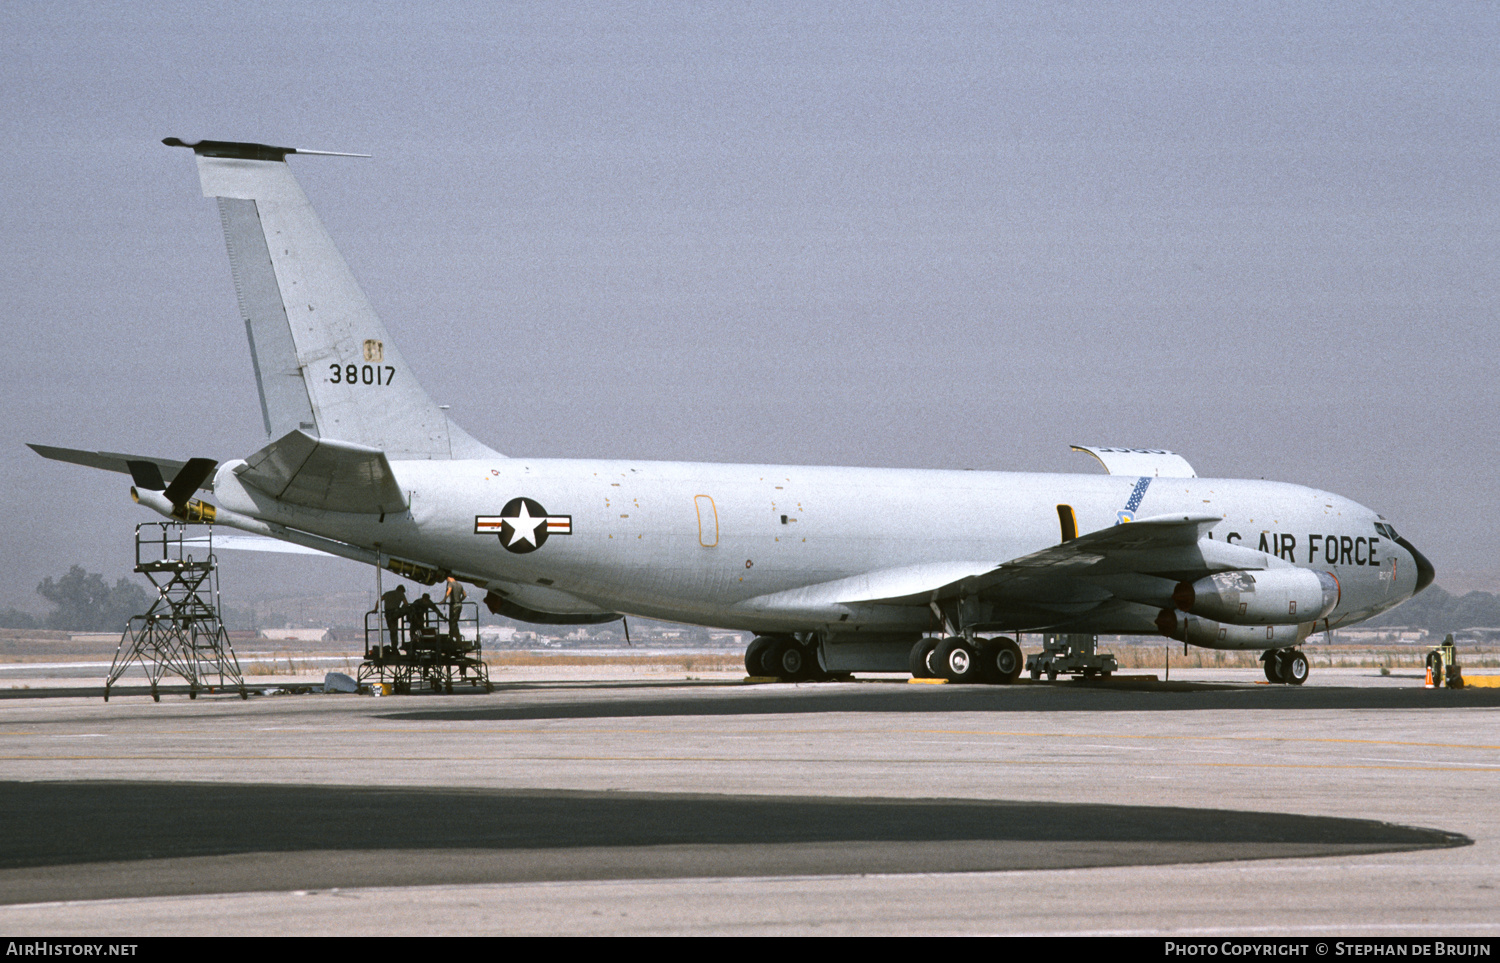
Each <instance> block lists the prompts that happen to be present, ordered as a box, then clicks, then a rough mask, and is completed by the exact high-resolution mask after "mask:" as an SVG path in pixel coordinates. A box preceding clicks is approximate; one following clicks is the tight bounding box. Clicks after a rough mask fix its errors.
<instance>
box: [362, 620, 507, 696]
mask: <svg viewBox="0 0 1500 963" xmlns="http://www.w3.org/2000/svg"><path fill="white" fill-rule="evenodd" d="M386 615H387V613H386V612H385V606H384V603H383V602H382V603H381V604H380V605H379V606H377V607H376V608H375V609H374V610H372V611H370V612H367V613H365V661H364V662H362V663H360V666H359V678H358V679H357V680H356V681H358V683H359V684H360V685H362V686H363V685H371V684H375V685H387V686H390V690H391V692H393V693H397V694H402V695H404V694H407V693H410V692H411V690H412V686H413V685H418V686H420V685H426V686H428V687H429V688H431V689H432V691H434V692H452V691H453V687H454V685H463V684H465V683H467V684H469V685H471V686H474V687H476V688H478V687H479V686H483V687H484V691H486V692H493V691H494V690H495V687H494V686H493V685H492V684H491V683H490V669H489V666H487V665H485V664H484V658H483V652H482V651H481V648H480V644H479V606H478V604H477V603H474V602H464V603H462V604H460V605H458V606H456V607H453V608H452V609H450V607H449V606H447V605H441V604H439V603H431V604H428V605H424V604H423V603H422V601H421V600H418V601H416V602H413V603H411V604H410V605H408V606H406V607H405V609H404V611H402V612H400V613H396V614H395V617H394V619H389V620H388V619H387V618H386ZM392 623H394V626H395V633H394V637H393V636H392V629H391V626H392Z"/></svg>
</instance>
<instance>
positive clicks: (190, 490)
mask: <svg viewBox="0 0 1500 963" xmlns="http://www.w3.org/2000/svg"><path fill="white" fill-rule="evenodd" d="M163 143H165V144H167V145H168V146H173V147H185V148H189V149H191V150H192V151H193V153H194V155H195V156H196V160H197V166H198V174H199V177H200V180H201V182H202V188H203V194H204V196H205V197H209V198H213V199H214V200H215V202H216V204H217V206H218V213H219V218H220V221H221V222H222V225H223V229H224V239H225V243H226V245H227V247H228V251H229V262H230V266H231V269H232V274H233V278H234V289H235V294H236V297H237V299H238V303H239V308H240V313H241V316H242V317H243V319H244V322H245V328H246V333H247V334H248V336H249V341H250V356H251V361H252V363H253V366H254V370H255V379H256V385H257V387H258V388H259V391H260V403H261V415H262V417H263V419H264V422H265V429H266V436H267V438H268V439H269V442H268V444H267V445H266V446H265V447H264V448H262V449H260V450H259V451H257V452H254V453H253V454H250V455H248V456H247V457H245V458H243V459H235V460H231V461H227V462H223V463H218V462H217V461H215V460H213V459H208V458H192V459H189V460H186V461H178V460H171V459H165V458H158V457H148V456H138V455H126V454H119V453H111V452H90V451H79V450H73V449H63V448H53V447H47V446H42V445H33V446H32V447H33V448H34V449H35V450H36V451H37V452H39V453H40V454H42V455H44V456H46V457H48V458H54V459H59V460H62V461H68V462H73V463H77V464H83V465H89V466H92V467H96V468H103V469H108V470H113V471H118V472H124V473H127V474H130V475H131V476H132V480H133V482H134V485H133V487H132V489H131V494H132V496H133V497H134V498H135V500H136V501H137V502H138V503H140V504H142V505H144V506H146V507H148V508H151V509H154V510H155V511H157V512H159V513H161V514H162V515H165V516H168V517H171V518H177V519H181V520H186V521H193V522H205V523H211V524H213V525H215V526H227V527H230V528H233V529H238V530H241V531H243V532H248V533H251V534H253V535H259V536H265V537H269V538H271V539H278V540H281V541H282V542H285V543H291V544H292V545H295V546H301V547H303V548H305V549H310V550H317V551H321V552H326V553H329V554H332V555H337V556H342V557H344V558H349V559H355V560H358V561H361V562H368V563H370V564H372V565H375V566H377V567H381V568H384V569H388V570H390V571H392V572H395V573H397V574H398V575H401V576H403V577H406V578H409V579H413V580H415V581H418V582H423V583H427V584H431V583H434V582H436V581H437V580H439V579H440V578H443V577H446V576H448V575H450V574H451V575H452V576H454V577H456V578H458V579H461V580H463V581H466V582H469V583H471V584H473V585H476V586H479V587H480V588H481V589H483V590H484V591H485V592H486V596H485V601H486V603H487V604H488V606H489V608H490V609H491V610H492V611H494V612H496V613H498V614H501V615H505V616H508V617H511V618H514V619H519V620H522V621H528V622H535V623H545V624H586V623H599V622H606V621H611V620H615V619H618V618H620V617H621V616H622V615H633V616H641V617H648V618H653V619H664V620H670V621H676V622H688V623H695V624H699V625H705V626H712V627H719V628H726V629H741V630H749V631H751V632H754V633H756V636H755V638H754V641H752V643H751V644H750V646H749V648H748V649H747V652H746V665H747V668H748V669H749V670H750V671H751V673H752V674H756V675H759V674H771V675H777V676H780V677H782V678H784V679H789V680H800V679H806V678H812V677H816V676H818V675H826V674H840V673H849V672H858V671H912V672H913V673H914V674H916V675H941V676H943V677H946V678H947V679H948V680H949V681H953V682H970V681H984V682H996V683H1008V682H1012V681H1014V680H1015V679H1016V678H1017V676H1018V675H1019V674H1020V672H1021V671H1022V666H1023V663H1022V658H1023V656H1022V653H1021V650H1020V647H1019V646H1018V645H1017V643H1016V641H1015V640H1014V639H1013V638H1011V637H1009V636H1005V635H998V634H996V633H1017V632H1057V633H1110V634H1122V635H1158V634H1160V635H1165V636H1167V637H1169V638H1171V639H1175V640H1178V641H1182V642H1184V643H1191V644H1193V645H1199V646H1206V647H1209V648H1216V649H1251V650H1254V649H1260V650H1264V653H1265V654H1264V655H1263V659H1264V661H1265V662H1266V675H1267V678H1268V679H1270V680H1271V681H1274V682H1284V683H1294V684H1297V683H1301V682H1302V681H1304V680H1305V679H1306V678H1307V674H1308V663H1307V659H1306V657H1305V655H1304V654H1303V653H1301V652H1300V650H1298V649H1297V646H1298V645H1299V644H1300V643H1301V642H1302V641H1303V640H1304V639H1306V638H1307V637H1308V635H1309V634H1311V633H1312V632H1314V631H1322V630H1326V629H1331V628H1336V627H1339V626H1345V625H1350V624H1352V623H1355V622H1358V621H1360V620H1362V619H1367V618H1369V617H1371V616H1373V615H1375V614H1377V613H1379V612H1383V611H1385V610H1386V609H1389V608H1391V607H1392V606H1394V605H1397V604H1399V603H1400V602H1402V601H1404V600H1405V599H1407V598H1410V597H1411V596H1412V595H1414V594H1416V593H1417V592H1420V591H1421V590H1422V589H1423V588H1425V587H1426V586H1427V585H1429V584H1430V583H1431V582H1432V580H1433V576H1434V572H1433V567H1432V565H1431V564H1430V563H1429V562H1428V561H1427V559H1425V558H1423V557H1422V554H1421V553H1420V552H1418V551H1417V549H1416V548H1415V547H1413V546H1412V544H1411V543H1410V542H1408V541H1407V540H1406V539H1404V538H1402V537H1401V536H1400V535H1398V534H1397V533H1396V530H1395V529H1394V528H1392V527H1391V525H1390V523H1389V522H1388V521H1387V520H1386V519H1385V518H1384V517H1383V516H1381V515H1378V514H1376V513H1375V512H1374V511H1371V510H1370V509H1368V508H1365V507H1363V506H1361V505H1358V504H1356V503H1354V502H1352V501H1350V500H1349V499H1347V498H1343V497H1340V496H1338V495H1334V494H1331V493H1328V492H1324V491H1319V490H1317V489H1313V488H1305V487H1301V486H1298V485H1291V484H1283V483H1279V482H1267V481H1249V480H1236V479H1209V478H1198V477H1197V476H1196V473H1195V472H1194V471H1193V469H1192V467H1191V466H1190V465H1189V464H1188V462H1187V461H1186V460H1185V459H1183V458H1182V457H1181V456H1179V455H1177V454H1175V453H1173V452H1170V451H1166V450H1161V449H1139V448H1113V447H1097V446H1075V447H1077V448H1078V450H1080V451H1084V452H1087V453H1089V454H1091V455H1093V456H1094V457H1096V458H1097V459H1098V461H1099V462H1100V463H1102V465H1103V467H1104V469H1105V471H1106V474H1102V475H1101V474H1076V475H1072V474H1023V473H1009V472H977V471H926V470H922V471H918V470H900V469H876V468H819V467H805V466H800V465H722V464H692V463H683V462H650V461H590V460H561V459H547V458H527V457H506V456H504V455H501V454H500V453H499V452H496V451H494V450H492V449H490V448H489V447H487V446H485V445H484V444H482V443H480V442H479V441H477V440H475V439H474V438H473V437H472V436H470V435H469V434H468V433H467V432H465V431H464V430H463V429H462V428H460V427H459V426H458V425H456V424H454V422H453V421H452V420H451V419H450V418H449V417H448V415H447V413H446V412H445V411H444V410H443V408H442V407H441V406H439V405H437V404H435V403H434V402H433V401H432V399H431V398H429V397H428V395H427V394H426V392H424V391H423V390H422V388H421V386H420V385H419V384H418V382H417V379H416V376H415V374H414V372H412V370H411V369H410V368H409V367H408V366H407V364H406V362H405V360H404V359H403V358H402V356H401V352H400V350H399V349H398V348H397V346H396V344H395V343H394V341H393V340H392V339H391V337H390V334H389V333H388V332H387V330H386V328H385V325H384V324H383V323H382V322H381V320H380V318H379V317H378V316H377V315H376V313H375V310H374V308H373V307H372V306H371V305H370V303H369V302H368V301H367V300H366V298H365V295H364V293H363V292H362V291H361V289H360V287H359V285H358V283H357V282H356V281H355V279H354V276H353V274H352V273H351V272H350V270H349V267H348V265H347V264H346V263H345V261H344V259H343V257H342V256H341V255H340V254H339V252H338V251H337V249H336V248H335V247H334V244H333V241H332V240H331V238H330V237H329V235H328V233H327V231H326V230H325V229H324V227H323V224H322V222H321V221H320V220H319V218H318V216H317V214H316V213H315V212H314V211H313V209H312V206H311V205H310V204H309V202H308V199H307V197H306V195H305V194H304V193H303V192H302V189H301V187H300V186H299V185H298V183H297V181H296V180H295V178H294V177H293V176H292V171H291V169H290V167H289V166H288V164H287V158H288V157H289V156H292V155H306V154H317V153H325V152H318V151H305V150H296V149H293V148H287V147H272V146H268V145H264V144H247V143H230V142H222V141H209V140H205V141H200V142H198V143H195V144H189V143H185V142H183V141H181V140H179V139H177V138H168V139H166V140H165V141H164V142H163ZM168 479H170V481H168ZM200 490H203V491H208V492H211V493H212V498H213V501H212V502H211V503H210V502H206V501H204V500H202V499H201V498H199V497H197V496H198V492H199V491H200Z"/></svg>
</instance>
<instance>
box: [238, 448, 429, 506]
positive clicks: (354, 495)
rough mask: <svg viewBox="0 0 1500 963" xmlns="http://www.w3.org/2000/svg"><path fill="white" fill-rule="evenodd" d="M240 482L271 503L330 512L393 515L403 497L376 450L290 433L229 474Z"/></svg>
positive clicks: (389, 464) (401, 502) (386, 465)
mask: <svg viewBox="0 0 1500 963" xmlns="http://www.w3.org/2000/svg"><path fill="white" fill-rule="evenodd" d="M234 473H235V474H236V475H238V476H239V479H240V481H242V482H244V483H245V484H246V485H249V486H251V487H252V488H256V489H259V490H260V491H262V492H265V493H266V494H267V495H270V496H271V497H272V498H276V499H279V500H281V501H284V502H289V503H290V504H293V505H301V506H302V507H304V508H318V509H322V510H324V511H330V512H358V513H361V514H369V515H373V514H375V513H376V512H399V511H403V510H404V509H405V508H406V495H405V493H403V492H402V491H401V488H400V486H399V485H397V484H396V479H395V476H394V475H393V474H392V472H391V463H390V461H389V460H388V459H387V458H386V456H385V452H383V451H381V450H380V449H379V448H370V447H368V446H366V445H357V444H354V443H353V442H347V441H336V440H334V439H331V438H314V437H313V436H312V435H309V434H308V433H307V432H305V431H302V430H301V429H293V430H292V431H289V432H287V433H286V434H285V435H282V436H281V437H280V438H278V439H276V440H275V441H273V442H271V443H270V444H269V445H267V446H266V447H264V448H262V449H261V450H260V451H258V452H256V453H255V454H253V455H251V456H250V457H249V458H247V459H245V463H244V464H243V465H240V466H239V467H237V468H235V469H234Z"/></svg>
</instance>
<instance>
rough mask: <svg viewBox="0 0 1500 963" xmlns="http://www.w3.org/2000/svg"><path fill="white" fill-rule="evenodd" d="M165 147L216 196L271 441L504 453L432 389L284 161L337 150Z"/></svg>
mask: <svg viewBox="0 0 1500 963" xmlns="http://www.w3.org/2000/svg"><path fill="white" fill-rule="evenodd" d="M162 143H164V144H166V145H168V146H169V147H188V148H191V149H192V151H193V153H194V154H195V155H196V158H197V161H198V175H199V178H200V179H201V181H202V184H203V195H204V196H205V197H212V198H214V199H215V200H216V201H217V202H218V206H219V219H220V221H221V222H222V223H223V227H224V242H225V246H226V247H227V248H228V249H229V263H230V267H231V269H232V272H233V274H234V290H235V295H236V297H237V299H238V301H239V306H240V313H241V315H242V316H243V317H244V319H245V331H246V334H247V335H248V336H249V339H250V355H251V358H252V360H253V362H254V365H255V380H256V386H257V387H258V388H259V390H260V402H261V414H262V416H263V417H264V419H265V426H266V435H267V436H268V437H270V438H283V437H285V436H286V435H288V434H289V433H291V432H294V431H301V432H304V433H306V434H308V435H311V436H313V437H317V438H328V439H337V440H339V441H344V442H350V443H352V444H354V445H361V446H365V447H368V448H374V449H379V450H381V451H383V452H385V453H386V454H387V455H388V456H389V457H390V458H391V459H393V460H399V459H413V458H416V459H448V458H485V457H498V453H497V452H495V451H493V450H492V449H490V448H488V447H487V446H485V445H483V444H481V443H480V442H478V441H476V440H475V439H474V438H473V437H471V436H470V435H469V434H468V433H467V432H465V431H464V430H463V429H462V428H459V427H458V426H457V425H456V424H454V423H453V422H452V420H450V419H449V418H448V416H447V414H446V412H444V411H443V410H442V409H441V408H439V407H438V406H437V405H436V404H435V403H434V402H433V400H432V399H431V398H430V397H428V395H427V393H426V392H425V391H423V390H422V386H421V385H420V384H419V383H418V382H417V380H416V378H415V377H414V376H413V374H412V372H411V369H410V368H408V367H407V365H406V363H405V361H404V360H403V358H402V356H401V352H400V350H399V349H398V348H397V347H396V345H395V344H394V343H392V341H391V338H390V335H389V333H388V332H387V331H386V329H385V325H384V324H383V323H382V322H381V320H380V317H379V316H378V315H377V314H376V313H375V309H374V308H373V307H371V305H370V302H369V301H368V300H367V299H366V298H365V294H364V292H363V291H362V290H361V289H360V287H359V284H358V282H356V281H355V279H354V275H353V273H352V272H351V271H350V270H349V265H348V264H347V263H345V261H344V258H343V256H342V255H341V254H339V252H338V249H337V248H336V247H334V244H333V240H332V238H330V237H329V236H328V232H327V230H326V229H325V228H324V227H323V222H322V221H321V220H319V218H318V215H317V213H316V212H315V211H314V210H313V208H312V205H311V204H310V203H309V202H308V200H307V195H306V194H304V193H303V192H302V188H301V186H300V185H299V184H298V183H297V181H296V179H295V178H294V177H293V176H292V172H291V169H290V168H289V167H288V166H287V163H286V157H287V155H288V154H297V153H303V154H309V153H314V154H315V153H328V152H324V151H299V150H296V149H294V148H289V147H272V146H268V145H265V144H241V143H230V142H226V141H208V140H205V141H199V142H198V143H196V144H188V143H184V142H183V141H181V140H178V139H177V138H175V137H169V138H167V139H166V140H164V141H163V142H162ZM351 156H357V155H351Z"/></svg>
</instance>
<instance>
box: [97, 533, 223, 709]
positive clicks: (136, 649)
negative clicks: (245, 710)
mask: <svg viewBox="0 0 1500 963" xmlns="http://www.w3.org/2000/svg"><path fill="white" fill-rule="evenodd" d="M186 532H187V525H186V524H185V523H183V522H143V523H141V524H140V525H137V526H136V527H135V570H136V571H137V572H138V573H140V574H141V575H144V576H146V578H147V579H149V580H150V582H151V584H152V586H154V587H155V588H156V601H155V602H153V603H152V605H151V608H150V609H148V610H147V611H146V612H145V613H144V614H142V615H136V616H132V617H131V619H130V622H129V623H128V624H127V625H126V626H125V631H124V633H123V634H122V635H121V636H120V644H119V645H118V646H116V647H115V658H114V661H113V662H112V663H111V664H110V667H109V676H108V677H107V678H106V679H105V680H104V701H105V702H108V701H109V690H110V689H111V688H112V687H113V686H114V684H115V683H116V682H118V681H119V680H120V677H121V676H123V675H124V674H125V670H127V669H128V668H130V666H131V665H134V664H136V663H139V664H140V666H141V668H142V669H144V670H145V673H146V679H147V681H148V682H149V683H150V686H151V698H153V699H155V700H156V701H157V702H160V701H161V691H160V686H161V680H162V678H163V677H164V676H165V675H166V674H167V673H168V672H170V673H172V674H173V675H178V676H181V677H182V678H183V680H184V681H186V682H187V684H188V698H190V699H196V698H198V693H199V692H200V691H204V690H208V691H213V690H214V689H216V688H223V689H229V688H235V689H238V690H239V693H240V698H242V699H246V698H249V692H248V691H247V690H246V688H245V678H244V676H243V674H241V672H240V663H239V660H238V659H237V658H235V654H234V647H233V646H232V645H230V644H229V633H228V632H226V631H225V630H224V623H223V622H222V621H220V619H219V572H218V562H217V560H216V559H215V558H214V553H213V527H212V526H208V535H207V536H206V537H204V538H194V539H185V538H184V536H185V534H186ZM199 553H201V555H200V554H199Z"/></svg>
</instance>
